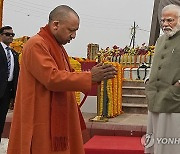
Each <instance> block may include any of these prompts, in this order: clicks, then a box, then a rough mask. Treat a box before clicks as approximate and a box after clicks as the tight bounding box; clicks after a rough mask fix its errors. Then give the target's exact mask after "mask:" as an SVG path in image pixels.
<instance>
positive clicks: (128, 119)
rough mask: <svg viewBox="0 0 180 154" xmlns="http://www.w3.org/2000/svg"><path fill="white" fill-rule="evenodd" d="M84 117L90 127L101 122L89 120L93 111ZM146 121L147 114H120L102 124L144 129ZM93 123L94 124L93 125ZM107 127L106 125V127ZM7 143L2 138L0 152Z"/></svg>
mask: <svg viewBox="0 0 180 154" xmlns="http://www.w3.org/2000/svg"><path fill="white" fill-rule="evenodd" d="M12 116H13V112H12V111H9V112H8V115H7V120H8V121H11V118H12ZM83 116H84V119H85V121H86V124H87V125H91V127H95V126H96V125H97V127H99V126H100V125H101V124H102V123H99V122H89V119H90V118H93V117H95V116H96V114H94V113H83ZM146 123H147V114H127V113H124V114H121V115H119V116H117V117H115V118H110V119H109V121H108V122H105V123H103V128H104V126H105V125H106V126H108V125H114V126H121V129H122V126H124V128H123V129H139V127H143V128H144V129H146ZM93 125H94V126H93ZM106 128H107V127H106ZM7 145H8V139H7V138H3V139H2V142H1V143H0V154H6V149H7Z"/></svg>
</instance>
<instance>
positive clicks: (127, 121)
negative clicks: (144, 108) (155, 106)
mask: <svg viewBox="0 0 180 154" xmlns="http://www.w3.org/2000/svg"><path fill="white" fill-rule="evenodd" d="M83 116H84V119H85V121H86V122H87V121H89V119H90V118H93V117H95V116H96V114H94V113H83ZM106 124H116V125H134V126H146V124H147V114H128V113H123V114H121V115H119V116H117V117H114V118H110V119H109V121H108V122H106Z"/></svg>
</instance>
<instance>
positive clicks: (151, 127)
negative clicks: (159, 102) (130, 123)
mask: <svg viewBox="0 0 180 154" xmlns="http://www.w3.org/2000/svg"><path fill="white" fill-rule="evenodd" d="M147 134H152V135H153V139H154V144H153V146H151V147H149V148H146V150H145V153H151V154H179V153H180V113H152V112H148V125H147Z"/></svg>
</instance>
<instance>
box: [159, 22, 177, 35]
mask: <svg viewBox="0 0 180 154" xmlns="http://www.w3.org/2000/svg"><path fill="white" fill-rule="evenodd" d="M162 30H163V32H164V34H165V35H166V36H167V37H172V36H173V35H174V34H176V33H177V32H178V31H179V30H180V24H177V25H176V27H174V28H173V29H172V28H171V27H164V28H163V29H162Z"/></svg>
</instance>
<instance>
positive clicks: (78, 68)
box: [69, 57, 81, 105]
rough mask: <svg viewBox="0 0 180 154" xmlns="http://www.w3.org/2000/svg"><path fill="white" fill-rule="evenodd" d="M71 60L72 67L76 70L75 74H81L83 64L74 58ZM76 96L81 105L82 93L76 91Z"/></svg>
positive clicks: (70, 58)
mask: <svg viewBox="0 0 180 154" xmlns="http://www.w3.org/2000/svg"><path fill="white" fill-rule="evenodd" d="M69 60H70V64H71V66H72V68H73V69H74V70H75V72H81V64H80V63H79V62H78V61H77V60H75V59H73V58H72V57H69ZM75 95H76V101H77V103H78V105H79V104H80V101H81V98H80V92H79V91H76V92H75Z"/></svg>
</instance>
